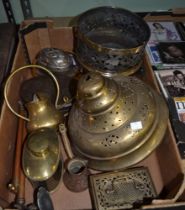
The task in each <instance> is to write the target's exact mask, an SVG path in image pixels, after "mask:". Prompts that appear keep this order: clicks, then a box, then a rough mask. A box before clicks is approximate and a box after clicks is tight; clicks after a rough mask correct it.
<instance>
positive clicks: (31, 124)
mask: <svg viewBox="0 0 185 210" xmlns="http://www.w3.org/2000/svg"><path fill="white" fill-rule="evenodd" d="M26 68H38V69H39V70H43V71H45V72H46V73H48V74H49V75H50V76H51V77H52V79H53V80H54V82H55V85H56V89H57V94H56V100H55V104H52V103H51V101H50V100H49V98H48V96H46V95H44V94H43V93H35V95H34V96H33V101H31V102H29V103H27V104H26V105H25V106H26V108H27V111H28V116H29V118H27V117H25V116H22V115H20V114H18V113H17V112H16V111H15V110H14V109H13V108H12V107H11V105H10V103H9V101H8V98H7V88H8V84H9V81H10V80H11V79H12V77H13V76H14V75H15V74H16V73H18V72H19V71H22V70H24V69H26ZM59 94H60V88H59V84H58V82H57V79H56V77H55V76H54V75H53V73H51V72H50V71H49V70H48V69H46V68H45V67H42V66H38V65H28V66H23V67H21V68H19V69H16V70H15V71H13V73H12V74H11V75H10V76H9V78H8V79H7V81H6V84H5V88H4V97H5V101H6V103H7V106H8V108H9V109H10V110H11V111H12V112H13V113H14V114H15V115H16V116H17V117H20V118H22V119H24V120H26V121H28V123H27V128H28V131H29V132H31V131H35V130H37V129H40V128H44V127H49V128H57V126H58V125H59V123H61V122H62V121H63V116H62V113H61V112H60V111H59V110H58V107H59V105H58V100H59Z"/></svg>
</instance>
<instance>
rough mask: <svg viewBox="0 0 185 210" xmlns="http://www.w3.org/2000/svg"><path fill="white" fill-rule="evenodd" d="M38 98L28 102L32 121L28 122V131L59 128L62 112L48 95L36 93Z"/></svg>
mask: <svg viewBox="0 0 185 210" xmlns="http://www.w3.org/2000/svg"><path fill="white" fill-rule="evenodd" d="M36 97H37V98H36V100H34V101H32V102H29V103H27V104H26V108H27V110H28V113H29V119H30V121H29V122H28V123H27V129H28V131H34V130H37V129H40V128H45V127H50V128H54V129H57V127H58V125H59V123H60V122H61V121H62V114H61V112H60V111H59V110H57V109H56V108H55V106H54V104H52V103H51V102H50V100H49V98H48V97H47V96H44V95H42V94H37V95H36Z"/></svg>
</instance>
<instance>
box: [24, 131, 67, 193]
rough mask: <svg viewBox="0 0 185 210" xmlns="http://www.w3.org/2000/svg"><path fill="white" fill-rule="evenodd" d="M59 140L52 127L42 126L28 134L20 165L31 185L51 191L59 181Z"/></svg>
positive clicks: (60, 163)
mask: <svg viewBox="0 0 185 210" xmlns="http://www.w3.org/2000/svg"><path fill="white" fill-rule="evenodd" d="M62 163H63V162H62V159H61V153H60V141H59V137H58V134H57V133H56V131H55V130H54V129H51V128H42V129H38V130H36V131H34V132H32V133H30V134H29V135H28V138H27V140H26V142H25V144H24V148H23V155H22V166H23V171H24V173H25V175H26V176H27V177H28V179H29V180H30V181H31V183H32V184H33V186H35V187H37V186H44V187H46V188H47V190H48V191H53V190H54V189H55V188H56V187H57V185H58V184H59V182H60V179H61V176H62V171H63V164H62Z"/></svg>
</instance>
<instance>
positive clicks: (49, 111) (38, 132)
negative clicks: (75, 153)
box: [4, 65, 63, 192]
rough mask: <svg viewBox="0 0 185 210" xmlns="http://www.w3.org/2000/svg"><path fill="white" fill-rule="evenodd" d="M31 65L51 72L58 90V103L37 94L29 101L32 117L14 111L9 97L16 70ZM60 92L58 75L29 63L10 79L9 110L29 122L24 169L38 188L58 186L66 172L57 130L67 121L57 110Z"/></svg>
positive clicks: (24, 153) (49, 188)
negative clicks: (63, 172) (63, 173)
mask: <svg viewBox="0 0 185 210" xmlns="http://www.w3.org/2000/svg"><path fill="white" fill-rule="evenodd" d="M27 68H37V69H40V70H42V71H44V72H46V73H47V74H49V75H50V76H51V77H52V79H53V80H54V82H55V84H56V89H57V94H56V101H55V105H54V104H52V103H51V102H50V98H49V97H48V95H45V94H43V93H35V94H34V96H33V100H32V101H30V102H28V103H27V104H25V107H26V109H27V112H28V118H27V117H25V116H22V115H19V114H18V113H17V112H16V111H14V109H13V108H12V107H11V105H10V103H9V100H8V98H7V88H8V84H9V81H10V80H11V79H12V77H13V76H14V75H15V74H16V73H18V72H20V71H22V70H24V69H27ZM59 92H60V91H59V85H58V82H57V80H56V78H55V76H54V75H53V74H52V73H51V72H50V71H49V70H48V69H46V68H44V67H42V66H38V65H28V66H24V67H21V68H19V69H17V70H15V71H14V72H13V73H12V74H11V75H10V76H9V78H8V79H7V81H6V84H5V89H4V95H5V101H6V103H7V105H8V107H9V109H10V110H11V111H12V112H13V113H14V114H15V115H16V116H17V117H20V118H22V119H24V120H26V121H27V130H28V136H27V139H26V140H25V143H24V147H23V152H22V167H23V171H24V173H25V175H26V176H27V177H28V179H29V180H30V181H31V183H32V184H33V186H34V187H38V186H44V187H45V188H46V189H47V190H48V191H49V192H51V191H53V190H54V189H56V187H57V186H58V184H59V182H60V179H61V177H62V171H63V166H62V160H61V148H60V141H59V137H58V133H57V130H58V125H59V124H60V123H61V122H63V116H62V114H61V112H60V111H59V110H58V109H57V105H58V98H59Z"/></svg>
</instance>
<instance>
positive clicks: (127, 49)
mask: <svg viewBox="0 0 185 210" xmlns="http://www.w3.org/2000/svg"><path fill="white" fill-rule="evenodd" d="M149 37H150V29H149V27H148V25H147V24H146V22H145V21H144V20H143V19H142V18H140V17H139V16H137V15H136V14H135V13H133V12H131V11H128V10H125V9H122V8H112V7H98V8H94V9H91V10H88V11H86V12H84V13H83V14H82V15H80V16H79V18H78V20H77V26H76V46H75V52H76V55H77V59H78V61H79V63H80V64H81V65H82V66H83V67H84V68H85V69H87V70H89V71H93V72H94V71H97V72H99V73H101V74H102V75H104V76H114V75H118V74H123V75H131V74H133V73H134V72H136V71H137V70H138V69H139V67H140V66H141V64H142V59H143V54H144V49H145V45H146V43H147V42H148V40H149Z"/></svg>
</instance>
